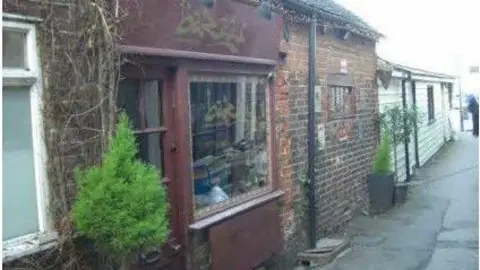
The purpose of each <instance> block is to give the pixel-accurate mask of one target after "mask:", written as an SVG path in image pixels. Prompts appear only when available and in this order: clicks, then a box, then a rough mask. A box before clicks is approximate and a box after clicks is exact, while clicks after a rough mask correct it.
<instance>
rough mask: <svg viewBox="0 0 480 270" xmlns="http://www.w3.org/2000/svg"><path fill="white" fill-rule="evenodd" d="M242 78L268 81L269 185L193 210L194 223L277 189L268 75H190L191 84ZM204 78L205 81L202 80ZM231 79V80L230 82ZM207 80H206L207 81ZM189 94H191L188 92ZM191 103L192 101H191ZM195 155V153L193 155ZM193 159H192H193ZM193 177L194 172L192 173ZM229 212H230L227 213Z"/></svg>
mask: <svg viewBox="0 0 480 270" xmlns="http://www.w3.org/2000/svg"><path fill="white" fill-rule="evenodd" d="M242 77H243V78H244V79H245V81H249V82H253V81H254V80H258V79H259V78H261V77H264V78H265V79H266V86H265V87H266V89H265V94H266V108H265V109H266V117H267V141H266V143H267V145H268V147H267V166H268V184H267V185H266V186H265V187H261V188H259V189H257V190H254V191H251V192H249V193H247V194H242V195H241V196H238V197H235V198H232V199H229V200H226V201H225V202H221V203H218V204H214V205H212V206H209V207H206V208H204V209H199V210H196V209H193V216H194V221H198V220H201V219H204V218H208V217H213V219H216V218H215V215H216V214H220V215H222V212H225V211H227V210H229V209H231V208H234V207H237V206H239V205H242V204H247V205H248V202H249V201H254V200H255V199H256V198H258V197H262V196H265V195H268V194H269V193H272V192H273V191H274V188H275V178H274V176H273V171H274V170H273V161H272V160H273V159H274V154H273V152H272V150H273V147H274V146H273V144H272V136H273V133H272V130H274V129H273V125H272V121H273V120H272V104H271V103H272V93H271V91H272V89H271V88H272V83H271V82H269V80H268V78H267V74H256V75H243V74H236V73H228V74H225V73H218V72H206V73H202V72H195V71H192V72H190V73H189V83H190V82H201V81H209V80H211V79H214V78H227V79H226V81H229V82H230V81H231V82H240V81H241V80H242ZM202 78H204V79H202ZM228 78H230V80H228ZM205 79H206V80H205ZM188 92H190V91H189V90H188ZM189 102H190V100H189ZM188 111H189V115H190V106H189V108H188ZM189 134H190V136H191V135H192V132H191V130H189ZM190 145H191V146H193V141H192V138H190ZM192 154H193V153H192ZM191 158H192V157H191ZM191 166H192V170H193V163H192V164H191ZM192 176H193V172H192ZM191 181H192V183H191V184H192V190H191V193H192V198H194V196H195V194H194V187H193V184H194V182H193V181H194V180H193V178H192V179H191ZM227 212H228V211H227Z"/></svg>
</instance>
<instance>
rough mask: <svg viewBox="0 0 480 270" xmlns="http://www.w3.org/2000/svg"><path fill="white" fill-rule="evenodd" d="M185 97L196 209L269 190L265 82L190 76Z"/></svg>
mask: <svg viewBox="0 0 480 270" xmlns="http://www.w3.org/2000/svg"><path fill="white" fill-rule="evenodd" d="M189 94H190V116H191V140H192V160H193V171H194V176H193V178H194V179H193V180H194V181H193V182H194V183H193V189H194V194H195V203H196V209H197V210H206V209H208V208H211V207H215V206H218V205H219V204H225V203H234V202H235V201H237V200H242V198H245V196H248V195H252V194H254V193H256V192H259V191H261V190H262V189H266V188H268V187H269V186H270V181H269V176H268V160H267V157H268V150H269V149H268V148H269V147H268V146H269V143H268V134H269V130H268V128H267V127H268V95H267V83H266V79H265V78H262V77H240V76H238V77H233V76H228V77H227V76H222V77H220V76H218V77H217V76H215V77H214V76H194V77H192V78H191V80H190V93H189Z"/></svg>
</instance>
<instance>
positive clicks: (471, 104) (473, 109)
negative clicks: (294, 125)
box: [467, 94, 479, 137]
mask: <svg viewBox="0 0 480 270" xmlns="http://www.w3.org/2000/svg"><path fill="white" fill-rule="evenodd" d="M467 102H468V107H467V109H468V111H470V113H471V114H472V124H473V132H472V133H473V136H475V137H478V111H479V109H478V100H477V98H476V97H475V96H474V95H473V94H468V95H467Z"/></svg>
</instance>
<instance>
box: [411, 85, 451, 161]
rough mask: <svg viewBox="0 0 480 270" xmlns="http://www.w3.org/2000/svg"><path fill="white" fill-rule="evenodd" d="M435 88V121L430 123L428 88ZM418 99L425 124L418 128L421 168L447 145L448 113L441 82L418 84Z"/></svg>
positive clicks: (419, 109)
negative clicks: (443, 100) (444, 103)
mask: <svg viewBox="0 0 480 270" xmlns="http://www.w3.org/2000/svg"><path fill="white" fill-rule="evenodd" d="M429 85H431V86H433V93H434V104H435V105H434V107H435V109H434V110H435V120H434V121H433V122H430V123H429V121H428V99H427V86H429ZM416 99H417V108H418V111H419V112H421V114H423V115H422V116H423V123H422V124H421V125H419V128H418V148H419V150H418V151H419V152H418V154H419V160H420V166H423V165H424V164H425V163H426V162H427V161H428V160H429V159H430V158H431V157H432V156H433V155H434V154H435V153H436V152H437V151H438V150H439V149H440V148H441V147H442V146H443V144H444V143H445V136H444V134H445V133H444V129H445V126H446V125H445V121H447V119H446V113H445V112H444V108H443V106H442V90H441V86H440V83H439V82H417V83H416Z"/></svg>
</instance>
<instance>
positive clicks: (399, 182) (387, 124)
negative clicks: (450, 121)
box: [380, 105, 422, 204]
mask: <svg viewBox="0 0 480 270" xmlns="http://www.w3.org/2000/svg"><path fill="white" fill-rule="evenodd" d="M380 122H381V129H382V130H383V132H386V133H387V134H388V135H389V137H390V138H391V142H392V144H391V145H392V146H393V149H392V150H393V157H394V159H393V161H394V162H393V165H394V167H393V172H394V193H393V196H394V197H393V202H394V204H397V203H403V202H404V201H405V200H406V197H407V187H408V185H407V184H406V182H405V181H404V179H398V169H399V164H398V158H397V151H398V147H401V149H402V150H401V151H404V145H403V144H404V143H411V142H410V140H411V136H412V134H413V132H414V127H415V126H418V125H419V124H422V115H420V114H419V113H418V111H417V108H416V107H415V106H409V107H408V108H404V109H402V108H400V106H398V105H395V106H393V107H386V108H385V109H384V110H383V113H381V114H380ZM403 166H406V164H404V165H403ZM409 166H410V164H409ZM407 180H408V179H407Z"/></svg>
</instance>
